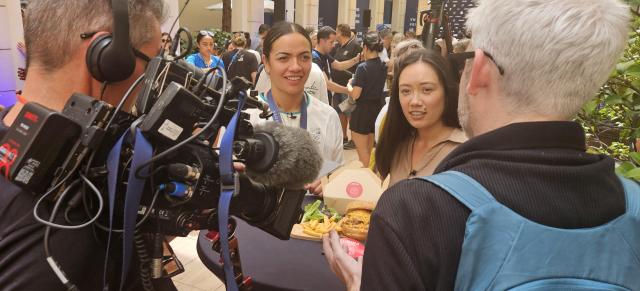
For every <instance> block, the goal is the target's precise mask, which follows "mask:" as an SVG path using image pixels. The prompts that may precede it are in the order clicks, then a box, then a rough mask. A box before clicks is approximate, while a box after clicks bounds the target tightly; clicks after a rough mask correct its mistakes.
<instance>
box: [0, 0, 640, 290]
mask: <svg viewBox="0 0 640 291" xmlns="http://www.w3.org/2000/svg"><path fill="white" fill-rule="evenodd" d="M63 2H65V3H64V4H59V2H58V1H53V0H40V1H34V4H33V7H30V8H29V9H28V10H27V13H26V15H25V17H26V21H25V23H26V29H25V34H26V35H25V36H26V47H28V48H29V49H28V50H26V54H27V56H28V59H29V63H28V64H29V67H28V73H27V74H26V76H24V77H25V79H26V80H25V86H24V91H23V97H24V98H25V100H27V101H33V102H38V103H41V104H43V105H45V106H47V107H49V108H52V109H55V110H60V109H62V107H63V106H64V103H65V102H66V100H67V99H68V97H69V96H70V95H71V93H73V92H81V93H84V94H87V95H91V96H101V99H102V100H105V101H107V102H109V103H112V104H117V103H118V102H119V98H120V96H122V95H123V93H124V91H125V90H126V89H127V88H128V87H129V85H130V84H131V83H133V81H134V80H135V79H136V78H137V76H139V75H140V74H142V72H143V71H144V66H145V65H146V63H145V60H143V59H142V58H138V59H136V63H135V69H134V73H133V74H132V75H131V76H129V77H128V78H126V80H124V81H121V82H114V83H113V84H109V87H108V88H107V89H106V90H105V88H104V86H103V84H102V82H100V81H98V80H97V79H96V77H95V76H94V75H93V74H92V73H91V71H90V68H87V65H86V64H85V54H86V52H87V51H88V50H90V44H91V42H92V41H94V40H95V39H96V38H99V37H100V36H102V35H106V34H108V33H109V31H110V27H111V25H112V23H111V20H110V17H108V16H110V15H111V13H112V12H111V9H110V6H109V5H108V3H109V2H110V1H106V0H101V1H63ZM88 2H91V3H88ZM94 2H95V3H99V4H95V3H94ZM82 3H84V4H82ZM131 3H132V5H131V8H130V15H129V18H130V19H131V31H132V32H131V35H132V36H133V38H132V39H131V43H132V45H133V47H134V48H136V49H137V50H139V51H140V52H141V53H142V54H144V55H147V56H154V55H157V54H158V51H159V50H160V52H161V53H162V54H164V55H166V56H168V57H170V56H171V55H172V54H173V53H174V52H172V51H171V44H172V39H171V35H169V34H168V33H161V32H160V25H159V24H160V23H161V22H162V21H163V19H164V15H163V9H162V6H163V4H162V1H159V0H131ZM71 11H89V12H90V13H87V14H86V15H80V16H78V15H76V14H72V13H71ZM54 12H55V13H57V15H60V21H61V23H60V25H59V28H55V29H54V28H53V27H52V26H50V25H48V23H47V22H48V18H47V17H48V15H51V13H54ZM95 19H98V20H103V21H102V22H98V21H95ZM105 19H106V20H105ZM72 24H73V25H72ZM541 24H542V25H541ZM467 27H468V30H469V33H470V39H465V40H457V41H455V42H454V47H453V51H454V54H450V55H448V54H447V53H446V49H444V48H442V49H440V51H437V50H434V49H431V48H424V47H423V45H422V43H421V42H420V41H418V40H416V39H415V34H414V33H412V32H405V33H404V34H403V33H395V32H392V31H390V30H382V31H371V32H363V33H362V34H361V37H358V36H357V35H356V34H355V32H354V31H353V30H352V29H351V28H350V27H349V25H347V24H339V25H338V26H337V27H336V28H335V29H334V28H332V27H328V26H324V27H320V28H319V29H317V30H315V29H312V30H309V29H305V28H303V27H302V26H300V25H299V24H296V23H290V22H279V23H276V24H274V25H273V27H269V26H267V25H262V26H260V29H259V35H260V41H259V42H258V43H253V44H252V41H251V37H250V35H249V34H248V33H245V32H237V33H234V34H233V37H232V38H231V40H230V41H229V42H228V43H227V44H226V45H225V47H223V48H219V47H216V43H217V39H216V35H215V34H214V33H212V32H209V31H206V30H204V31H200V32H199V33H198V34H197V36H196V39H195V40H196V44H197V47H196V51H194V52H193V53H192V54H190V55H189V56H188V57H187V58H186V61H187V62H189V63H191V64H193V65H194V66H196V67H198V68H201V69H203V70H216V71H217V73H218V74H220V73H221V71H222V70H224V71H225V72H226V74H227V75H228V77H229V78H234V77H243V78H245V79H246V80H248V81H250V82H251V83H252V84H254V86H253V88H252V90H255V91H257V93H258V94H257V96H258V99H259V100H261V101H262V102H264V103H265V104H266V105H267V106H269V108H270V109H271V111H272V112H273V115H272V116H271V117H269V118H268V119H266V120H265V119H263V118H260V112H259V111H258V110H247V113H248V114H249V116H250V122H251V123H253V124H258V123H262V122H266V121H267V120H272V121H275V122H279V123H282V124H284V125H287V126H291V127H299V128H303V129H305V130H307V132H308V133H309V134H310V136H311V138H312V139H313V140H314V141H315V143H316V144H317V145H318V149H319V152H320V154H321V156H322V158H323V159H324V160H325V161H331V162H334V163H336V164H341V163H343V161H344V158H343V150H344V149H351V148H355V150H356V152H357V155H358V159H359V161H360V162H361V163H362V165H363V166H364V167H370V168H371V169H373V170H374V171H375V172H376V173H378V174H379V175H380V177H381V178H383V179H384V178H386V177H389V179H390V185H391V186H390V188H389V189H388V190H387V191H386V192H385V193H384V194H383V195H382V196H381V198H380V200H379V202H378V204H377V206H376V209H375V211H374V212H373V215H372V217H371V224H370V229H369V235H368V238H367V241H366V249H365V250H366V251H365V253H364V257H362V258H359V259H353V258H351V257H349V256H348V255H347V254H346V252H345V251H344V249H343V248H342V247H341V245H340V242H339V240H338V235H337V233H335V231H333V232H331V233H330V234H329V235H325V237H324V238H323V249H324V254H325V255H326V258H327V261H328V262H329V265H330V267H331V269H332V270H333V271H334V272H335V273H336V275H337V276H338V277H339V278H340V279H341V280H342V281H343V282H344V283H345V285H346V287H347V289H348V290H453V289H454V288H455V289H457V290H487V289H491V288H496V290H506V289H510V288H513V287H518V286H520V287H521V286H524V287H525V288H526V287H531V288H535V287H536V286H537V287H540V286H543V287H544V286H551V287H554V286H555V287H557V286H572V287H576V286H584V285H580V284H585V282H582V281H580V282H576V281H575V278H579V279H580V280H583V281H584V280H591V281H593V282H596V281H597V282H600V283H601V284H610V285H611V286H613V285H615V286H618V287H622V288H626V289H629V290H635V289H640V278H639V277H638V276H637V272H638V271H639V270H640V263H638V258H637V254H638V253H640V247H639V246H640V227H639V226H640V223H639V222H638V221H640V219H638V217H640V213H639V212H640V210H638V209H640V191H639V189H638V188H637V186H635V185H634V184H633V183H631V186H630V184H629V183H628V182H625V180H620V179H619V178H618V177H617V176H616V174H615V171H614V161H613V160H612V159H610V158H608V157H606V156H600V155H592V154H588V153H586V152H585V136H584V131H583V129H582V128H581V127H580V126H579V125H578V124H576V123H575V122H572V121H570V120H571V118H572V117H573V116H574V115H575V114H576V113H577V112H578V110H580V108H581V107H582V105H583V104H584V103H585V102H587V101H588V100H589V99H590V98H591V97H592V96H593V95H594V93H595V92H596V90H597V89H598V88H599V86H601V84H602V83H603V82H604V81H605V80H606V78H607V77H608V76H609V72H610V71H611V69H612V67H613V66H614V64H615V63H616V61H617V59H618V57H619V56H620V54H621V52H622V50H623V48H624V46H625V44H626V41H627V38H628V29H629V9H628V7H627V6H626V5H624V4H622V3H621V2H620V1H618V0H563V1H558V0H548V1H540V0H535V1H534V0H521V1H512V0H483V1H480V2H479V5H478V7H477V8H474V9H472V10H471V12H470V13H469V15H468V22H467ZM533 27H538V28H539V29H532V28H533ZM540 27H542V28H540ZM92 30H95V31H97V33H94V34H91V35H90V36H88V38H80V37H78V36H79V35H81V34H84V33H85V32H86V31H92ZM439 43H440V44H442V42H439ZM38 44H46V45H38ZM52 48H55V50H52ZM68 52H77V53H72V54H69V53H68ZM79 68H81V69H79ZM23 106H24V104H23V103H21V102H19V103H17V104H16V105H15V106H14V107H13V108H11V109H10V110H9V111H8V112H4V119H3V121H4V123H3V124H4V125H2V127H1V128H0V135H4V134H5V132H6V130H7V129H6V126H8V125H10V124H11V123H12V122H13V121H14V120H15V118H16V116H17V114H18V112H19V110H20V109H21V108H22V107H23ZM347 130H349V131H347ZM348 136H351V140H349V139H348ZM433 174H435V176H431V175H433ZM428 176H431V177H432V178H429V177H428ZM451 176H455V177H456V178H455V179H454V178H451ZM451 181H453V182H455V183H458V184H460V185H464V187H462V186H460V187H458V186H457V185H453V184H451V183H452V182H451ZM455 183H454V184H455ZM452 185H453V186H452ZM0 186H1V188H2V189H3V190H2V195H0V269H1V270H3V272H1V273H0V286H3V287H2V288H6V289H8V290H36V289H52V288H53V289H61V288H62V287H63V286H62V285H61V283H60V282H59V280H58V279H57V278H56V276H55V274H54V273H53V272H52V271H51V270H50V269H49V266H48V265H47V263H46V261H45V260H44V258H45V254H44V253H43V250H42V249H41V245H40V242H41V237H42V236H43V233H44V228H43V226H42V225H40V224H38V223H37V222H36V221H34V218H33V217H32V215H31V211H32V209H33V204H34V197H33V196H32V195H29V194H30V193H25V191H23V190H21V189H20V188H18V187H16V186H15V185H13V184H11V183H10V182H9V181H7V180H4V179H0ZM465 187H466V188H465ZM305 188H306V189H307V190H308V191H309V192H311V193H314V194H317V195H322V192H323V189H322V185H321V183H320V180H318V181H315V182H313V183H310V184H308V185H306V186H305ZM460 189H463V190H466V191H469V190H468V189H472V190H473V191H472V192H473V193H459V191H458V190H460ZM477 193H479V194H477ZM482 193H485V194H486V195H485V194H482ZM482 195H484V196H482ZM71 215H73V213H71ZM508 215H510V216H508ZM494 217H509V218H508V219H504V220H500V219H493V220H492V218H494ZM627 217H628V218H629V220H624V219H627ZM505 221H508V222H512V221H518V223H515V224H514V225H515V226H511V225H508V223H506V222H505ZM618 221H625V222H624V223H625V224H623V223H622V222H620V223H618ZM612 223H618V224H615V225H614V227H612V228H613V229H610V228H607V227H609V226H610V225H611V224H612ZM565 230H566V231H565ZM574 230H579V231H574ZM544 231H550V232H553V233H554V235H555V236H554V237H556V238H562V240H561V239H557V240H544V235H543V233H544ZM598 231H599V232H598ZM586 232H593V233H595V232H598V234H600V232H601V233H602V234H603V235H594V236H590V237H586V236H584V235H583V234H584V233H586ZM612 232H615V233H618V234H619V239H618V244H616V246H617V245H622V247H617V248H616V249H615V250H611V249H610V248H611V246H613V245H614V244H611V245H609V244H606V243H601V241H600V240H598V241H595V240H596V238H594V237H597V239H604V238H606V237H607V235H608V234H610V233H612ZM558 233H562V236H560V234H558ZM538 234H540V235H538ZM570 235H574V236H570ZM99 239H100V238H97V237H94V234H93V233H91V232H90V231H89V230H86V231H76V232H56V233H54V234H53V235H52V241H53V242H55V244H56V245H58V246H65V247H72V248H73V249H74V251H75V252H76V254H77V256H69V257H65V258H63V259H62V261H61V262H60V264H61V265H63V267H64V270H65V271H66V272H67V275H69V276H70V277H71V278H73V279H74V281H75V282H76V283H77V284H78V286H79V287H81V288H80V289H82V290H98V289H102V287H103V286H104V282H103V278H102V274H103V273H106V272H103V268H104V266H103V265H102V264H103V262H104V260H103V258H104V256H105V253H104V249H103V248H102V247H101V243H100V241H99ZM574 241H575V243H572V242H574ZM592 243H593V244H592ZM496 246H500V247H496ZM563 247H564V248H563ZM587 247H588V248H587ZM535 248H541V250H542V251H543V252H545V251H546V253H544V255H542V256H539V257H538V258H533V257H532V256H531V255H529V256H527V255H526V253H527V251H531V250H532V249H535ZM489 249H490V251H491V252H490V253H489V254H487V253H486V252H489V251H487V250H489ZM581 249H585V250H586V251H585V252H586V254H588V255H594V256H595V255H596V254H602V253H604V254H612V253H613V252H624V253H628V254H629V255H628V256H627V257H625V258H624V259H621V258H620V257H615V259H614V257H613V256H598V257H597V260H595V259H594V260H585V259H583V257H584V256H583V257H582V258H581V259H578V258H573V257H569V258H570V259H566V258H567V257H566V256H568V255H567V254H569V255H571V254H581V253H580V251H579V250H581ZM568 250H571V251H568ZM587 251H588V252H587ZM522 258H528V260H525V261H523V260H522ZM518 259H520V260H519V261H518ZM514 260H515V263H513V262H514ZM622 260H624V261H622ZM540 261H541V262H543V263H542V264H543V265H541V266H537V267H535V266H534V263H537V262H540ZM273 263H274V264H278V262H273ZM529 264H531V266H532V267H529V268H525V267H524V266H529ZM544 264H547V265H544ZM108 267H109V268H111V267H113V266H108ZM24 270H29V271H28V272H26V271H24ZM634 272H636V273H634ZM97 274H99V276H98V275H97ZM558 277H560V278H573V279H574V281H570V280H568V281H557V282H556V281H553V282H547V281H545V282H542V281H544V279H545V278H547V279H548V278H558ZM541 278H542V279H541ZM136 279H137V278H136V277H135V276H133V277H130V279H129V280H128V281H127V282H126V284H127V286H129V287H130V288H131V290H137V288H140V282H139V281H137V280H136ZM167 281H169V282H167ZM591 281H589V282H591ZM531 282H534V283H535V282H538V283H536V284H548V285H535V286H533V285H532V286H528V285H527V283H531ZM540 282H542V283H540ZM157 284H158V286H156V287H157V288H158V289H160V290H164V289H166V290H171V289H172V286H171V282H170V280H165V281H163V282H157ZM554 284H565V285H554ZM566 284H569V285H566ZM571 284H575V285H571ZM589 284H591V283H589ZM594 284H595V283H594ZM53 286H58V288H54V287H53ZM497 286H499V287H497ZM626 289H625V290H626ZM527 290H529V289H527ZM554 290H555V289H554ZM558 290H560V289H558ZM572 290H573V289H572ZM575 290H587V289H575ZM588 290H591V289H588ZM599 290H600V289H599Z"/></svg>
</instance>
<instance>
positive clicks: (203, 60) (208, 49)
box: [187, 30, 224, 74]
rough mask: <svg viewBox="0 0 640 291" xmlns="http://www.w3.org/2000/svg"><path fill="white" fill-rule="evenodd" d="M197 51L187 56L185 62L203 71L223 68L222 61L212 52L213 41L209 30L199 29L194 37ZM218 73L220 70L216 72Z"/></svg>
mask: <svg viewBox="0 0 640 291" xmlns="http://www.w3.org/2000/svg"><path fill="white" fill-rule="evenodd" d="M196 42H197V43H198V52H197V53H194V54H192V55H190V56H188V57H187V62H188V63H190V64H192V65H194V66H196V67H198V68H201V69H203V70H205V71H207V70H210V69H219V70H223V69H224V62H223V61H222V59H220V58H219V57H217V56H215V55H214V54H213V49H214V47H215V42H214V41H213V33H212V32H210V31H206V30H203V31H200V33H198V36H197V37H196ZM216 73H217V74H220V71H217V72H216Z"/></svg>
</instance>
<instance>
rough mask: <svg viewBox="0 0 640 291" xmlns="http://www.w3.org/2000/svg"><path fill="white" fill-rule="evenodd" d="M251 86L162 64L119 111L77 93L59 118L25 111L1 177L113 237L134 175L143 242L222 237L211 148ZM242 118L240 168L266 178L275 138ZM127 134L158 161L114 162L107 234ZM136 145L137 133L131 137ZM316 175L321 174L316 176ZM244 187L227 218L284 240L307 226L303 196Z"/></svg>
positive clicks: (252, 103)
mask: <svg viewBox="0 0 640 291" xmlns="http://www.w3.org/2000/svg"><path fill="white" fill-rule="evenodd" d="M138 85H141V86H142V88H141V90H140V93H139V95H138V98H137V100H136V103H135V106H134V109H133V110H132V112H131V113H126V112H124V111H121V109H122V107H123V106H124V104H125V103H126V100H127V98H128V97H129V95H131V92H133V91H134V87H135V86H138ZM220 87H221V89H216V88H220ZM249 87H250V83H249V82H247V81H246V80H244V79H242V78H235V79H234V80H231V82H228V81H227V80H226V76H218V75H216V74H214V71H213V70H212V71H208V72H206V73H205V72H203V71H200V70H199V69H197V68H195V67H192V66H191V65H189V64H187V63H185V62H183V61H181V60H176V61H169V60H167V59H164V58H163V57H155V58H153V59H151V61H150V62H149V63H148V66H147V69H146V71H145V74H144V75H143V76H141V77H140V78H139V79H138V80H137V81H136V83H135V84H134V85H133V86H132V87H131V88H130V89H129V92H127V94H126V95H125V97H124V98H123V99H122V101H121V102H120V104H119V105H118V106H117V107H115V108H114V106H112V105H110V104H108V103H106V102H104V101H101V100H97V99H95V98H92V97H89V96H85V95H82V94H78V93H76V94H73V95H72V96H71V98H70V99H69V100H68V102H67V104H66V105H65V107H64V109H63V110H62V112H56V111H53V110H50V109H47V108H45V107H43V106H41V105H39V104H36V103H28V104H26V105H25V106H24V107H23V109H22V111H21V112H20V113H19V116H18V117H17V119H16V120H15V122H14V123H13V125H12V126H11V128H10V129H9V131H8V133H7V134H6V135H5V136H4V138H3V139H2V141H0V173H2V174H3V175H5V177H6V178H8V179H10V180H11V181H12V182H14V183H15V184H17V185H18V186H20V187H22V188H23V189H25V190H27V191H29V192H32V193H34V194H35V195H37V196H39V197H40V201H39V202H38V204H37V205H36V209H37V207H39V204H40V202H41V201H44V200H49V201H50V202H52V203H55V204H56V206H55V207H54V211H55V210H56V209H57V208H58V205H62V203H63V202H62V201H65V202H67V210H66V211H69V210H70V209H73V208H84V210H85V212H86V213H87V216H88V220H89V222H86V223H87V224H88V223H91V222H94V221H95V223H94V225H95V226H98V227H99V228H101V229H103V230H106V231H109V232H112V231H114V229H120V228H123V226H122V225H123V219H122V216H123V215H124V210H123V208H124V207H123V205H124V201H125V197H124V196H125V194H124V193H125V192H126V190H127V187H129V186H130V185H128V182H127V176H128V175H130V173H135V175H136V176H137V177H139V178H143V179H145V181H146V182H145V185H144V191H143V194H142V197H141V200H140V204H139V207H138V212H137V218H136V228H135V230H136V235H137V237H136V240H138V236H140V235H144V234H149V235H150V236H149V237H151V236H153V237H156V238H157V237H164V236H165V235H168V236H186V235H187V234H188V233H189V232H191V231H193V230H200V229H218V225H219V224H218V209H217V205H218V199H219V198H220V189H221V182H220V172H219V168H220V157H219V153H218V152H217V150H219V149H218V148H215V147H214V145H215V144H216V139H217V137H218V132H219V131H220V129H221V128H222V127H223V126H225V125H227V124H228V123H229V121H230V120H231V119H232V118H233V117H234V115H236V114H237V111H238V107H237V106H238V102H239V101H238V96H240V94H244V92H245V91H247V90H248V89H249ZM244 98H246V103H245V106H244V109H247V108H254V109H258V110H260V111H261V114H260V116H261V117H262V118H266V117H268V116H270V114H271V113H270V112H269V108H268V106H266V105H263V104H262V103H261V102H260V101H259V100H257V99H255V98H254V97H251V96H246V97H244ZM239 116H240V119H239V122H238V125H237V128H236V136H235V138H234V142H233V150H234V153H235V155H234V156H235V158H236V161H240V162H243V163H244V164H245V165H246V166H247V169H251V170H252V171H253V172H258V173H260V172H266V171H268V170H269V169H270V168H271V167H273V166H274V164H276V163H277V161H278V158H279V143H278V140H277V139H276V138H274V135H273V134H271V133H269V132H257V131H255V130H254V128H253V126H252V125H251V123H249V121H248V119H249V116H248V115H247V114H246V113H244V112H242V113H240V115H239ZM227 130H228V129H227ZM126 131H129V132H131V133H134V132H135V131H139V132H140V133H141V134H142V135H143V136H144V137H145V138H146V139H147V140H148V141H149V143H150V144H151V145H153V157H152V158H151V159H150V160H148V161H146V162H145V163H144V164H143V165H141V166H139V167H137V168H134V167H132V157H133V154H134V147H133V146H131V145H129V143H124V144H123V148H122V149H121V151H120V153H119V156H117V164H118V168H119V169H120V170H119V171H118V172H117V177H116V179H117V181H118V183H117V185H116V196H115V200H114V201H113V209H114V212H115V215H114V217H116V219H115V220H114V224H113V226H112V227H111V228H107V227H105V226H104V225H105V224H106V222H105V221H106V220H105V219H104V215H103V216H102V217H101V219H98V218H99V216H101V214H104V212H106V211H102V210H103V206H102V205H103V200H104V197H103V196H106V194H105V191H106V190H105V189H106V188H107V184H108V176H109V174H110V171H109V170H107V163H108V161H107V160H108V158H109V157H110V152H111V150H112V148H113V146H114V143H116V140H117V139H118V137H120V136H121V135H122V134H123V133H124V132H126ZM305 134H306V132H305ZM134 137H135V134H130V135H129V136H128V138H127V139H128V140H129V141H130V140H131V139H133V138H134ZM317 158H318V159H319V156H318V157H317ZM145 168H146V170H147V171H148V173H149V174H148V175H146V176H145V175H144V174H143V172H144V171H142V170H143V169H145ZM317 170H319V167H318V169H316V173H315V174H316V175H317ZM71 181H73V182H71ZM79 181H84V184H85V185H84V186H83V187H82V189H83V190H81V191H79V192H78V194H76V195H69V193H73V192H72V191H70V190H71V188H74V187H75V186H76V185H78V184H79ZM89 181H90V182H89ZM238 181H239V183H238V185H239V188H238V189H239V190H238V191H237V192H236V193H235V194H234V197H233V199H232V203H231V208H230V213H231V214H232V215H234V216H236V217H239V218H241V219H243V220H245V221H247V222H248V223H249V224H251V225H253V226H256V227H259V228H260V229H262V230H264V231H266V232H268V233H270V234H271V235H273V236H275V237H277V238H279V239H289V236H290V232H291V228H292V226H293V224H295V223H296V222H297V221H299V220H300V217H301V214H302V211H301V208H300V205H301V203H302V200H303V198H304V194H305V193H306V191H305V190H300V189H286V188H285V187H278V185H265V184H260V183H256V182H254V181H252V179H251V178H249V177H248V176H247V175H244V174H239V175H238ZM304 182H305V183H306V182H310V181H304ZM87 183H90V184H92V185H90V186H95V187H93V188H97V189H100V190H99V191H97V192H96V191H94V193H95V194H96V195H90V193H88V192H90V191H86V189H87V188H92V187H86V186H87V185H86V184H87ZM96 185H97V186H96ZM66 211H65V213H66ZM34 212H37V211H34ZM54 214H55V213H54ZM91 217H93V218H91ZM36 218H37V219H38V220H39V221H41V222H43V221H42V220H43V219H40V218H38V217H37V215H36ZM89 218H91V219H89ZM52 222H53V220H50V221H48V224H47V225H49V226H52V225H53V224H52ZM67 222H68V223H69V224H73V223H72V222H71V221H67ZM43 223H44V222H43ZM76 226H77V224H76ZM45 241H46V238H45ZM45 244H46V242H45ZM152 245H153V246H152ZM145 246H146V248H147V249H146V250H144V248H145ZM136 248H138V249H137V251H138V253H139V255H140V254H141V252H142V254H146V255H148V253H149V249H150V248H151V249H153V253H157V252H158V249H157V248H158V245H157V244H154V243H152V244H149V243H146V244H138V243H136ZM140 248H143V250H140ZM160 248H162V246H160ZM160 252H161V250H160ZM146 255H145V256H146ZM165 275H166V274H165ZM156 278H157V276H156Z"/></svg>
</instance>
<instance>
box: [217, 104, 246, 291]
mask: <svg viewBox="0 0 640 291" xmlns="http://www.w3.org/2000/svg"><path fill="white" fill-rule="evenodd" d="M245 98H246V96H245V95H244V93H242V92H240V94H239V95H238V101H239V102H238V110H237V111H236V113H235V114H234V115H233V117H232V118H231V121H229V124H228V125H227V130H226V131H225V133H224V135H223V136H222V141H221V143H220V166H219V168H220V187H221V189H220V199H219V200H218V232H219V233H220V246H221V250H220V253H221V255H222V259H223V264H222V267H223V269H224V276H225V284H226V285H227V290H231V291H236V290H238V284H237V282H236V280H235V275H234V273H233V262H232V261H231V254H230V251H229V229H228V224H229V206H230V204H231V199H232V198H233V196H235V195H237V194H238V191H239V182H238V174H237V173H236V171H235V170H234V169H233V140H234V138H235V135H236V129H237V127H238V120H239V119H240V115H241V114H242V108H243V107H244V103H245V100H246V99H245Z"/></svg>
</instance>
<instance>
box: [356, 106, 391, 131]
mask: <svg viewBox="0 0 640 291" xmlns="http://www.w3.org/2000/svg"><path fill="white" fill-rule="evenodd" d="M382 106H384V103H383V101H382V100H380V101H378V100H375V101H374V100H371V101H369V100H366V101H365V100H362V101H358V103H357V105H356V109H355V110H354V111H353V112H351V120H349V129H350V130H351V131H353V132H356V133H359V134H372V133H375V131H376V117H378V113H380V109H382Z"/></svg>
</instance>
